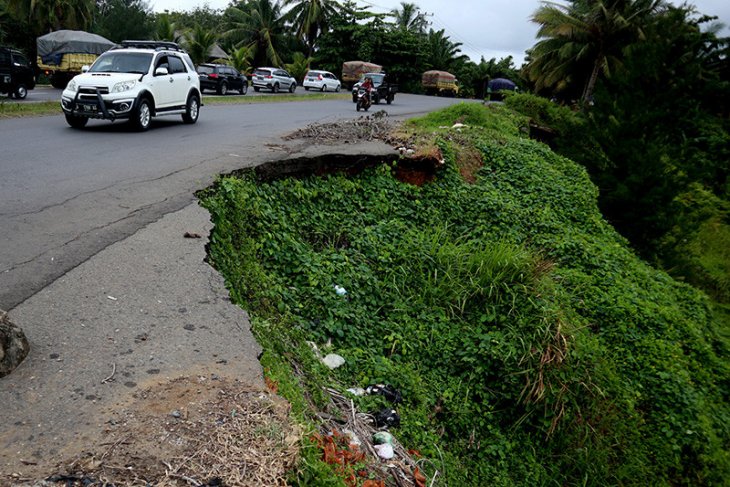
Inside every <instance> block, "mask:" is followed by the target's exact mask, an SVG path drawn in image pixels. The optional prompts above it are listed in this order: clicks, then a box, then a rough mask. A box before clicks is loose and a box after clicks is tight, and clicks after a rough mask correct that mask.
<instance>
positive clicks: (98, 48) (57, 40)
mask: <svg viewBox="0 0 730 487" xmlns="http://www.w3.org/2000/svg"><path fill="white" fill-rule="evenodd" d="M114 45H115V44H114V43H113V42H112V41H110V40H109V39H106V38H104V37H102V36H100V35H96V34H91V33H89V32H84V31H81V30H57V31H55V32H51V33H50V34H46V35H43V36H40V37H38V38H37V39H36V47H37V49H38V59H37V63H38V68H39V69H40V70H41V72H43V73H44V74H45V75H46V77H48V78H49V80H50V81H51V85H53V86H54V87H56V88H65V87H66V84H67V83H68V82H69V81H70V80H71V78H73V77H74V76H76V75H77V74H79V73H81V68H82V67H83V66H90V65H91V64H93V63H94V61H95V60H96V58H97V57H98V56H99V54H101V53H103V52H106V51H107V50H109V49H110V48H111V47H113V46H114Z"/></svg>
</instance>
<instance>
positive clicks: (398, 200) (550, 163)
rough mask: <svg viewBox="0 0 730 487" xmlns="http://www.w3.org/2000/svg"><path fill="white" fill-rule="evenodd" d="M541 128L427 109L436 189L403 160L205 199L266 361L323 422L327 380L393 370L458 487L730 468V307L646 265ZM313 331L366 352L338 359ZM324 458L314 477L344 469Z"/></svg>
mask: <svg viewBox="0 0 730 487" xmlns="http://www.w3.org/2000/svg"><path fill="white" fill-rule="evenodd" d="M456 121H459V122H462V123H464V124H466V125H467V126H468V127H467V128H465V129H463V130H462V131H461V132H460V133H455V132H453V131H451V130H450V129H445V128H439V127H443V126H449V127H450V126H451V125H452V124H453V123H454V122H456ZM523 123H524V122H523V121H522V119H521V118H519V117H517V116H515V115H514V114H512V113H511V112H509V111H508V110H506V109H504V108H494V107H483V106H478V105H466V104H464V105H457V106H455V107H452V108H449V109H446V110H444V111H441V112H438V113H435V114H432V115H430V116H428V117H425V118H423V119H420V120H416V121H414V122H412V123H411V124H410V125H409V126H408V129H409V130H411V131H413V132H415V133H419V134H421V137H425V138H427V139H430V140H431V142H432V143H435V144H437V145H438V146H439V147H440V148H441V150H442V152H443V154H444V156H445V160H446V164H445V165H444V167H443V168H442V169H441V170H440V171H439V173H438V175H437V178H436V180H435V181H433V182H430V183H427V184H425V185H423V186H420V187H416V186H413V185H409V184H406V183H401V182H399V181H398V180H396V179H395V178H394V177H393V172H392V168H391V167H390V166H389V165H383V166H381V167H377V168H374V169H369V170H366V171H365V172H363V173H362V174H360V175H358V176H353V177H346V176H344V175H330V176H326V177H315V176H313V177H307V178H303V179H293V178H287V179H281V180H277V181H272V182H265V183H264V182H259V181H257V180H255V179H254V177H253V176H244V177H242V178H223V179H221V180H220V181H219V182H218V184H217V185H216V186H215V187H214V188H212V189H211V190H209V191H208V192H206V193H205V194H203V195H202V201H203V204H204V205H205V206H206V208H208V209H209V210H210V212H211V214H212V218H213V221H214V223H215V229H214V231H213V233H212V235H211V245H210V255H211V259H212V263H213V264H214V265H215V266H216V267H217V268H218V269H219V270H220V271H221V272H222V273H223V274H224V276H225V277H226V279H227V282H228V286H229V288H230V290H231V293H232V296H233V297H234V299H235V300H236V301H237V302H239V303H240V304H241V306H242V307H244V308H245V309H247V310H248V311H249V313H250V314H251V316H252V322H253V324H254V331H255V332H256V334H257V336H258V338H259V340H260V341H261V343H262V346H263V347H264V349H265V354H264V357H263V359H262V362H263V364H264V365H265V367H266V368H267V373H268V374H270V376H271V377H272V379H274V380H276V381H277V382H278V383H279V384H280V389H279V390H280V393H281V394H283V395H285V396H286V397H287V398H288V399H289V400H290V401H291V402H292V404H293V410H294V411H295V412H296V413H297V414H298V415H299V417H300V419H301V420H302V421H306V422H309V423H310V424H312V423H313V422H314V421H315V419H313V418H315V416H314V414H313V413H314V411H313V409H314V408H316V407H322V406H323V405H324V400H323V397H322V393H321V387H322V386H330V387H332V386H334V387H338V388H342V389H343V390H344V389H346V388H348V387H353V386H361V387H363V386H367V385H368V384H373V383H389V384H392V385H394V386H395V387H396V388H398V389H399V390H400V391H401V392H402V394H403V397H404V404H402V405H401V406H400V408H399V412H400V414H401V417H402V425H401V427H399V428H397V429H395V430H394V433H395V435H396V436H397V437H398V439H399V441H401V442H402V443H403V444H404V445H406V447H407V448H412V449H415V450H418V451H419V452H420V454H421V455H424V456H425V457H427V458H428V459H429V460H430V462H429V463H427V464H426V465H427V468H426V473H428V474H429V475H433V474H434V471H435V469H438V470H439V477H438V482H441V483H437V485H450V486H458V485H464V486H472V485H530V486H532V485H544V484H554V485H721V484H723V483H724V482H726V481H727V479H728V478H730V457H729V455H728V444H729V442H730V431H729V426H728V425H730V408H729V406H728V392H729V391H728V383H729V381H728V379H730V374H729V373H728V363H727V358H728V353H727V342H726V341H725V339H724V338H723V336H724V335H723V331H724V330H721V329H720V325H719V324H718V323H716V322H714V321H713V312H712V308H711V303H710V301H709V300H708V299H707V297H706V296H705V295H704V294H703V293H702V292H700V291H698V290H696V289H694V288H692V287H690V286H688V285H686V284H682V283H679V282H676V281H674V280H672V279H671V278H670V277H669V276H668V275H667V274H665V273H663V272H660V271H658V270H656V269H654V268H652V267H650V266H648V265H647V264H646V263H644V262H642V261H641V260H640V259H638V258H637V257H636V256H635V254H634V253H633V252H632V250H631V249H630V248H629V247H628V245H627V243H626V241H625V240H624V239H623V238H622V237H620V236H619V235H618V234H617V233H616V232H615V231H614V230H613V228H611V227H610V226H609V225H608V224H607V223H606V222H605V221H604V220H603V218H602V217H601V214H600V212H599V210H598V208H597V206H596V198H597V189H596V188H595V187H594V186H593V185H592V184H591V183H590V181H589V179H588V176H587V175H586V173H585V171H584V170H583V169H582V168H581V167H579V166H578V165H576V164H574V163H573V162H571V161H570V160H568V159H565V158H563V157H560V156H558V155H556V154H554V153H553V152H551V151H550V149H549V148H548V147H547V146H545V145H542V144H540V143H538V142H534V141H531V140H528V139H525V138H523V136H521V131H520V126H521V124H523ZM474 148H476V149H477V150H478V151H479V153H480V154H481V156H482V161H483V167H482V168H481V169H480V171H479V173H478V175H477V178H476V182H474V183H467V182H465V180H464V179H463V178H462V176H461V175H460V173H459V170H458V167H457V166H458V161H459V154H460V153H461V152H462V151H464V150H473V149H474ZM335 285H338V286H342V287H344V288H345V289H346V290H347V294H346V296H340V295H338V293H336V292H335V290H334V286H335ZM307 340H309V341H313V342H315V343H318V344H320V345H323V344H325V343H326V342H328V341H331V343H332V350H333V351H334V352H336V353H339V354H340V355H342V356H344V357H345V359H346V360H347V363H346V365H345V366H343V367H342V368H340V369H337V370H336V371H330V370H328V369H326V368H325V367H324V366H323V365H321V364H320V363H319V362H318V361H317V360H316V359H315V358H314V355H313V353H312V352H311V350H310V348H309V347H308V345H306V344H305V342H306V341H307ZM356 401H358V405H359V407H360V408H362V409H365V410H367V409H368V408H372V407H376V406H377V404H375V402H377V398H371V397H366V398H356ZM304 458H305V460H304V462H303V464H302V466H301V468H300V471H299V472H298V473H296V474H295V475H294V476H293V477H292V481H293V482H294V483H299V484H310V485H328V482H329V483H331V485H337V483H336V481H335V480H334V479H332V478H331V472H329V471H328V470H327V469H326V467H325V466H322V465H318V464H317V460H316V454H314V453H312V454H310V455H309V456H307V452H306V448H305V455H304ZM307 458H308V460H307ZM328 475H329V476H330V477H328Z"/></svg>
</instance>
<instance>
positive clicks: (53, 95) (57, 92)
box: [0, 85, 346, 103]
mask: <svg viewBox="0 0 730 487" xmlns="http://www.w3.org/2000/svg"><path fill="white" fill-rule="evenodd" d="M62 91H63V90H61V89H59V88H54V87H52V86H48V85H38V86H36V87H35V89H32V90H30V91H28V96H27V97H26V98H25V100H22V101H21V103H32V102H39V101H59V102H60V100H61V92H62ZM345 91H346V90H345ZM283 94H289V93H278V94H277V93H271V92H270V91H259V92H258V93H256V92H255V91H254V90H253V88H252V87H250V86H249V89H248V93H247V94H246V95H245V96H249V97H255V96H264V97H266V96H281V95H283ZM294 94H295V95H300V96H307V95H315V94H321V92H319V91H307V90H305V89H304V88H302V87H301V86H300V87H298V88H297V90H296V92H295V93H294ZM203 96H208V97H217V96H218V95H216V94H214V92H212V91H206V92H205V93H204V94H203ZM226 96H228V97H230V96H240V95H239V94H238V92H231V94H230V95H226ZM0 100H7V101H11V102H17V101H18V100H16V99H15V98H9V97H8V96H7V95H0Z"/></svg>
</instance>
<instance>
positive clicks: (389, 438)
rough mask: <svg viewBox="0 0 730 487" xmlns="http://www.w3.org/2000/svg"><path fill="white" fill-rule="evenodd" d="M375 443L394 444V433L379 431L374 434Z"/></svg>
mask: <svg viewBox="0 0 730 487" xmlns="http://www.w3.org/2000/svg"><path fill="white" fill-rule="evenodd" d="M373 443H375V444H376V445H384V444H386V443H387V444H388V445H392V444H393V435H391V434H390V433H388V432H387V431H378V432H377V433H375V434H374V435H373Z"/></svg>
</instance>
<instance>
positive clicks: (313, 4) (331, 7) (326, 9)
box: [284, 0, 342, 57]
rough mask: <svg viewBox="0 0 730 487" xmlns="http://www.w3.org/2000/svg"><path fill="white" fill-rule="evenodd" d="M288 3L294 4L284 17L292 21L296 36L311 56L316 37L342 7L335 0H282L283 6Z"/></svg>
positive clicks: (288, 4)
mask: <svg viewBox="0 0 730 487" xmlns="http://www.w3.org/2000/svg"><path fill="white" fill-rule="evenodd" d="M290 5H294V6H293V7H292V9H291V10H289V12H287V14H286V15H285V19H286V20H287V21H291V22H292V24H293V25H294V27H295V28H296V30H297V36H299V37H300V38H301V39H302V40H303V41H304V42H305V43H306V44H307V47H309V56H310V57H311V56H312V53H313V52H314V46H315V44H316V42H317V38H318V37H319V36H320V35H321V34H322V33H323V32H324V31H325V30H327V26H328V24H329V22H330V20H331V19H332V18H333V17H334V16H335V15H337V14H338V11H339V9H341V8H342V7H341V5H340V4H339V3H337V1H336V0H284V6H285V7H287V6H290Z"/></svg>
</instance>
